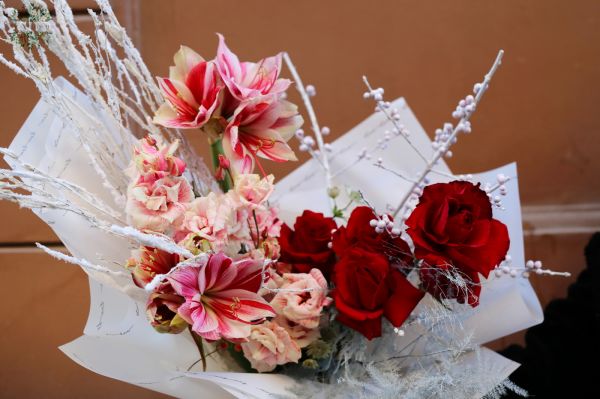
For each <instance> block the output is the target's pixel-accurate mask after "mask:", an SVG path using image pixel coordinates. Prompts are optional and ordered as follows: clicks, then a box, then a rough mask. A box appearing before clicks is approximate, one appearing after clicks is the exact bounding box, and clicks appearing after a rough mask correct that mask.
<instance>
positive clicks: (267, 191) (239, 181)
mask: <svg viewBox="0 0 600 399" xmlns="http://www.w3.org/2000/svg"><path fill="white" fill-rule="evenodd" d="M274 179H275V178H274V177H273V175H268V176H265V177H263V178H262V179H261V178H260V176H259V175H256V174H241V175H237V176H236V178H235V185H234V190H235V192H236V193H237V194H238V196H239V199H240V201H241V203H242V204H243V205H248V206H250V207H251V208H257V207H258V206H260V205H262V204H263V203H264V202H266V201H267V200H268V199H269V196H270V195H271V193H272V192H273V188H274V187H273V180H274Z"/></svg>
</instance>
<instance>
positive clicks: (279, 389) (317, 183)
mask: <svg viewBox="0 0 600 399" xmlns="http://www.w3.org/2000/svg"><path fill="white" fill-rule="evenodd" d="M59 82H60V85H61V87H62V88H63V90H65V91H66V92H68V93H70V95H71V96H72V98H73V99H75V100H76V102H77V103H78V104H80V105H82V106H84V107H86V109H87V110H88V112H90V113H92V114H95V115H97V116H98V118H99V119H102V115H101V112H99V111H98V110H95V109H94V108H93V107H92V105H91V103H90V102H89V101H88V100H87V98H86V97H85V95H84V94H83V93H81V92H79V91H78V90H77V89H75V88H74V87H73V86H71V85H70V84H69V83H68V82H66V81H65V80H59ZM395 106H396V107H397V108H399V109H400V111H401V119H402V123H404V124H405V125H406V126H407V128H408V129H409V130H410V131H411V133H412V140H413V142H414V143H415V145H416V146H417V147H419V148H421V149H422V150H423V152H425V153H427V152H428V151H430V149H429V148H430V146H429V139H428V138H427V136H426V134H425V133H424V131H423V130H422V128H421V127H420V125H419V124H418V122H417V120H416V119H415V118H414V116H413V115H412V113H411V111H410V109H409V108H408V106H407V105H406V103H405V102H404V100H403V99H399V100H397V101H396V102H395ZM386 124H387V122H386V121H385V119H384V118H383V115H377V114H376V115H373V116H371V117H369V118H368V119H367V120H366V121H364V122H363V123H361V124H360V125H358V126H357V127H356V128H354V129H352V130H351V131H350V132H349V133H347V134H346V135H344V136H342V137H341V138H340V139H338V140H337V141H336V142H335V143H334V144H333V148H334V152H333V154H334V157H333V159H332V166H333V168H334V169H339V168H340V167H342V166H343V165H346V164H348V163H349V162H351V161H352V160H351V159H350V158H352V157H354V156H355V155H356V152H357V151H356V149H357V147H358V146H361V147H362V146H370V145H371V144H369V143H368V141H370V142H371V143H372V142H374V141H375V140H376V138H375V137H376V135H375V134H374V132H375V131H376V130H378V129H381V128H385V127H384V126H386ZM78 140H79V139H78V138H77V135H76V134H75V132H73V131H71V130H70V129H68V128H67V126H66V125H65V124H63V123H62V121H61V120H60V118H58V117H57V116H56V115H54V114H53V113H52V111H51V110H50V108H49V107H48V106H47V105H46V104H44V103H43V102H40V103H38V105H37V106H36V107H35V108H34V110H33V111H32V113H31V115H30V116H29V118H28V119H27V121H26V122H25V124H24V125H23V127H22V128H21V130H20V131H19V133H18V134H17V136H16V137H15V139H14V141H13V143H12V144H11V147H10V149H11V150H12V151H14V152H15V153H17V154H19V155H20V158H21V159H22V160H23V161H24V162H27V163H30V164H32V165H34V166H36V167H38V168H40V169H42V170H43V171H45V172H48V173H49V174H52V175H54V176H61V177H63V178H65V179H68V180H70V181H72V182H73V183H76V184H79V185H81V186H83V187H85V188H87V189H88V190H89V191H90V192H92V193H95V194H96V195H97V196H98V197H99V198H101V199H102V200H104V201H105V202H106V203H108V204H110V205H111V206H113V207H115V209H119V208H118V205H117V204H115V203H114V201H113V200H112V196H111V194H110V191H109V190H108V189H107V188H106V187H103V186H102V185H101V184H100V183H99V179H98V176H97V172H96V171H95V170H94V169H93V167H92V166H91V165H90V160H89V158H88V157H87V154H86V153H85V151H83V150H82V149H81V143H80V142H79V141H78ZM358 149H360V148H358ZM385 151H386V152H388V153H390V154H393V155H394V156H393V157H388V159H393V160H394V164H393V165H392V163H391V162H387V163H386V164H387V166H388V167H391V168H394V169H396V170H404V171H405V172H407V173H412V172H415V171H417V169H418V168H419V165H420V164H419V163H418V162H419V160H418V159H416V158H415V156H414V155H413V153H412V150H408V149H407V148H406V147H405V145H404V143H403V142H402V141H401V139H396V140H395V141H394V142H393V144H392V145H390V146H389V147H388V149H387V150H385ZM368 165H369V164H368V163H366V162H363V163H362V164H361V166H360V167H354V168H352V169H349V170H348V171H346V172H345V173H343V174H341V175H340V176H338V178H337V180H338V181H340V182H342V181H343V182H344V183H345V184H347V185H352V186H354V187H355V188H360V189H361V190H362V191H363V192H364V193H365V196H366V197H367V198H368V199H369V201H371V203H372V204H373V205H375V206H376V207H378V208H381V209H384V207H385V206H386V205H387V202H388V201H396V200H397V199H398V198H400V197H401V195H402V193H403V190H406V188H407V186H406V184H403V183H402V181H400V180H399V179H398V178H396V177H393V176H391V175H389V176H388V175H386V174H385V173H383V172H382V171H381V170H375V169H374V167H371V166H368ZM438 169H440V170H444V171H445V172H449V171H448V169H447V167H446V166H445V164H443V163H441V164H440V165H439V168H438ZM502 171H503V173H505V174H507V175H509V176H516V168H515V166H514V165H508V166H506V167H504V168H502ZM374 173H375V174H374ZM489 173H490V174H491V175H490V176H494V175H495V173H497V171H493V172H489ZM372 176H377V179H373V178H372ZM480 177H481V178H482V179H486V180H493V179H489V176H484V175H481V176H480ZM322 179H323V177H322V174H320V173H317V169H316V165H315V163H314V162H313V161H310V162H307V163H306V164H304V165H302V166H301V167H300V168H298V170H296V171H295V172H293V173H292V174H291V175H290V176H288V177H287V178H285V179H283V180H282V181H280V182H279V183H278V184H277V188H276V193H275V196H274V198H275V201H276V202H277V203H278V204H279V205H280V206H281V208H282V217H283V218H284V220H285V221H286V222H288V223H290V222H293V219H294V218H295V217H296V216H297V215H298V214H300V213H301V212H302V211H303V210H304V209H305V208H307V207H308V208H310V209H312V210H315V211H323V212H327V211H328V210H329V208H328V203H327V197H326V196H325V194H324V189H323V187H324V184H323V180H322ZM388 179H389V181H388ZM508 185H509V189H510V195H509V197H508V199H507V200H506V201H505V204H506V207H507V211H506V212H499V213H498V214H497V215H496V217H497V218H499V219H500V220H502V221H503V222H504V223H506V224H507V225H508V226H509V230H510V235H511V239H512V243H511V249H510V253H511V255H512V257H513V259H515V261H516V262H521V261H522V260H523V247H522V230H521V226H520V223H521V219H520V211H519V200H518V191H517V190H518V188H517V184H516V179H513V180H511V182H509V184H508ZM57 195H59V194H58V193H57ZM37 214H38V216H39V217H40V218H42V219H43V220H44V221H46V222H47V223H48V224H49V225H50V226H51V227H52V228H53V230H54V231H55V232H56V234H57V235H58V237H60V239H61V240H62V241H63V242H64V243H65V245H66V247H67V248H68V249H69V251H70V252H71V253H72V254H73V255H74V256H76V257H80V258H86V259H89V260H92V261H94V262H95V263H97V264H99V265H102V266H105V267H108V268H111V269H113V270H118V268H119V267H120V266H118V265H119V264H123V263H124V261H125V260H126V259H127V258H128V257H129V255H130V247H129V243H128V242H127V241H126V240H123V239H119V238H115V237H113V236H110V235H108V234H107V233H105V232H103V231H101V230H98V229H95V228H91V227H90V226H89V224H88V223H87V222H86V221H85V220H84V219H83V218H81V217H78V216H76V215H73V214H70V213H66V212H58V211H43V212H37ZM124 292H127V293H128V294H129V295H126V294H124ZM90 295H91V301H90V302H91V303H90V314H89V317H88V322H87V324H86V326H85V330H84V335H83V336H81V337H80V338H78V339H76V340H75V341H73V342H71V343H69V344H66V345H63V346H62V347H61V350H62V351H63V352H64V353H65V354H67V355H68V356H69V357H70V358H71V359H73V360H74V361H75V362H77V363H79V364H80V365H82V366H83V367H86V368H88V369H90V370H92V371H94V372H96V373H99V374H102V375H105V376H107V377H111V378H115V379H119V380H122V381H125V382H128V383H131V384H135V385H138V386H141V387H144V388H148V389H151V390H154V391H158V392H162V393H165V394H168V395H172V396H176V397H181V398H231V397H238V398H272V397H273V396H274V395H275V394H279V395H281V394H286V392H287V388H288V387H290V386H292V385H293V383H294V382H293V380H291V379H290V378H288V377H286V376H283V375H277V374H246V373H234V372H228V371H227V366H226V365H225V364H223V363H221V362H220V361H219V360H218V359H213V358H210V359H209V372H207V373H202V372H197V371H195V370H197V367H196V368H194V369H192V371H190V372H188V371H187V370H188V367H189V366H190V365H191V364H193V363H194V362H196V361H197V360H198V354H197V349H196V347H195V345H194V344H193V341H192V339H191V337H190V336H189V335H188V334H187V333H182V334H178V335H171V334H159V333H156V332H155V331H154V330H153V329H152V327H151V326H150V325H149V323H148V322H147V320H146V317H145V314H144V309H145V304H144V297H145V293H144V292H143V291H142V290H137V291H136V289H135V288H133V287H132V286H131V281H130V280H129V279H127V278H123V279H122V280H116V281H115V282H112V281H109V280H107V279H106V277H105V275H103V274H102V273H91V274H90ZM477 310H478V311H477V312H476V313H474V314H473V315H470V316H469V317H467V319H466V320H465V326H466V327H467V328H473V329H474V331H475V335H476V338H477V342H481V343H483V342H487V341H489V340H492V339H494V338H497V337H500V336H503V335H506V334H509V333H512V332H514V331H518V330H520V329H523V328H527V327H529V326H531V325H534V324H536V323H539V322H540V321H541V317H542V313H541V309H540V305H539V303H538V301H537V298H536V297H535V294H534V292H533V290H532V289H531V286H530V284H529V282H528V281H527V280H525V279H510V278H501V279H497V280H490V281H489V282H488V283H486V285H485V287H484V288H483V292H482V296H481V305H480V306H479V308H478V309H477ZM483 354H484V356H486V357H488V358H489V359H488V360H489V362H488V363H490V364H493V366H494V372H495V373H496V374H497V376H498V381H497V382H500V381H502V380H503V379H505V378H506V377H507V376H508V375H509V374H510V373H511V372H512V371H514V369H515V368H516V367H518V365H517V364H516V363H514V362H511V361H509V360H507V359H504V358H503V357H501V356H499V355H497V354H496V353H494V352H491V351H487V350H484V351H483ZM464 361H465V362H469V361H471V360H470V359H469V356H468V355H467V356H465V358H464ZM490 388H491V387H490ZM482 394H484V392H482Z"/></svg>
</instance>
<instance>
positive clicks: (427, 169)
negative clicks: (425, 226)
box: [393, 50, 504, 217]
mask: <svg viewBox="0 0 600 399" xmlns="http://www.w3.org/2000/svg"><path fill="white" fill-rule="evenodd" d="M503 55H504V50H500V51H499V52H498V55H497V56H496V60H495V61H494V64H493V65H492V68H491V69H490V71H489V72H488V73H487V74H486V75H485V78H484V80H483V83H482V84H481V87H480V89H479V91H478V92H477V95H476V96H475V105H479V102H480V101H481V98H482V97H483V94H484V93H485V92H486V90H487V88H488V86H489V83H490V81H491V80H492V77H493V76H494V73H496V70H497V69H498V67H499V66H500V64H501V63H502V56H503ZM472 114H473V113H472V112H468V113H466V115H465V116H463V117H462V118H461V120H460V121H459V122H458V123H457V124H456V127H455V128H454V130H453V131H452V134H451V135H450V137H449V138H448V140H447V141H446V142H447V143H449V144H450V143H452V142H453V140H454V138H455V137H456V136H457V135H458V133H459V132H460V131H461V129H462V126H464V124H465V123H466V122H468V121H469V119H470V117H471V115H472ZM448 147H449V146H444V147H443V148H441V149H440V150H438V151H436V152H435V153H434V155H433V157H432V158H431V160H430V161H429V162H428V163H427V166H426V167H425V169H424V170H423V171H422V172H421V174H419V176H418V177H417V179H416V181H415V183H413V185H412V187H411V188H410V189H409V190H408V191H407V192H406V194H405V195H404V197H403V198H402V200H401V201H400V203H399V204H398V206H397V207H396V210H395V211H394V213H393V216H394V217H395V216H397V215H398V213H400V211H401V210H402V209H403V208H404V207H405V206H406V203H407V201H408V199H409V197H410V196H411V194H412V193H413V192H414V190H415V189H416V188H418V187H419V185H420V184H421V183H422V182H423V180H425V178H426V177H427V175H428V174H429V173H430V172H431V170H432V169H433V167H434V166H435V164H436V163H437V162H438V161H439V160H440V159H441V158H442V157H443V156H444V155H445V154H446V152H448Z"/></svg>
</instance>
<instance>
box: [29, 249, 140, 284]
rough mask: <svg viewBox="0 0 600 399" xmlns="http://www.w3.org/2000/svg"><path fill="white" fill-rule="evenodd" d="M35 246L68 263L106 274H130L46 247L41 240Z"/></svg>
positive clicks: (122, 275)
mask: <svg viewBox="0 0 600 399" xmlns="http://www.w3.org/2000/svg"><path fill="white" fill-rule="evenodd" d="M35 246H36V247H38V248H39V249H41V250H42V251H44V252H46V253H47V254H48V255H50V256H52V257H54V258H56V259H58V260H62V261H63V262H67V263H71V264H73V265H77V266H80V267H82V268H84V269H88V270H92V271H95V272H101V273H106V274H110V275H113V276H119V277H129V276H130V274H129V273H126V272H124V271H120V270H117V271H115V270H111V269H109V268H106V267H104V266H99V265H95V264H93V263H91V262H89V261H88V260H86V259H79V258H75V257H73V256H69V255H66V254H64V253H62V252H59V251H55V250H53V249H50V248H48V247H46V246H45V245H42V244H40V243H39V242H36V243H35Z"/></svg>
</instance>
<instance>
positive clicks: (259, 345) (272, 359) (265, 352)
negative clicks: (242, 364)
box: [241, 321, 302, 373]
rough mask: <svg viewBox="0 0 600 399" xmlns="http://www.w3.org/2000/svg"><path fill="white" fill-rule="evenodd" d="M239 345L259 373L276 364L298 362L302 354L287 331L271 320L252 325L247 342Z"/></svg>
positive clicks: (267, 370) (272, 368)
mask: <svg viewBox="0 0 600 399" xmlns="http://www.w3.org/2000/svg"><path fill="white" fill-rule="evenodd" d="M241 346H242V350H243V351H244V356H245V357H246V359H248V360H249V361H250V365H251V366H252V368H254V369H256V370H257V371H259V372H261V373H265V372H269V371H273V370H274V369H275V367H277V366H278V365H282V364H286V363H292V362H293V363H298V360H300V357H301V356H302V351H301V350H300V346H298V344H297V343H296V342H295V341H294V340H293V339H292V337H290V334H289V333H288V331H287V330H286V329H285V328H283V327H281V326H280V325H279V324H277V323H276V322H273V321H266V322H264V323H262V324H259V325H254V326H252V330H251V333H250V337H249V338H248V342H244V343H242V344H241Z"/></svg>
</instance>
